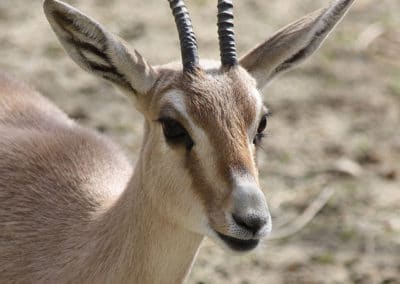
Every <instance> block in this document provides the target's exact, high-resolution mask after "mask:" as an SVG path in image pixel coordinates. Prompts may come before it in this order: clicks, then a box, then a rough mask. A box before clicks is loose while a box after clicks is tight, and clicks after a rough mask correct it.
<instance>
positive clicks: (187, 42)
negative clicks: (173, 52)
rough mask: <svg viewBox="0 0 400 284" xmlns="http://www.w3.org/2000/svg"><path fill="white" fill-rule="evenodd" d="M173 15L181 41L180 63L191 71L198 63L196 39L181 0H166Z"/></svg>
mask: <svg viewBox="0 0 400 284" xmlns="http://www.w3.org/2000/svg"><path fill="white" fill-rule="evenodd" d="M168 1H169V6H170V7H171V10H172V14H173V15H174V17H175V23H176V27H177V29H178V34H179V41H180V43H181V53H182V63H183V70H184V71H192V70H193V69H195V67H197V66H198V65H199V56H198V51H197V41H196V37H195V35H194V32H193V26H192V22H191V20H190V16H189V12H188V9H187V8H186V5H185V3H184V1H183V0H168Z"/></svg>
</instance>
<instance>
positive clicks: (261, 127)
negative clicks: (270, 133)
mask: <svg viewBox="0 0 400 284" xmlns="http://www.w3.org/2000/svg"><path fill="white" fill-rule="evenodd" d="M267 124H268V123H267V115H264V116H263V117H262V118H261V121H260V124H259V125H258V128H257V133H256V136H255V137H254V140H253V143H254V144H255V145H258V144H259V143H260V142H261V140H262V138H264V137H265V134H264V131H265V129H266V128H267Z"/></svg>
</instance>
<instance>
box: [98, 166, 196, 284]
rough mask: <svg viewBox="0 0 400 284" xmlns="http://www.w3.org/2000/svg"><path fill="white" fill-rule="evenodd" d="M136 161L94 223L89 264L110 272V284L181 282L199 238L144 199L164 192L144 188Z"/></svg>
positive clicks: (140, 170) (160, 206)
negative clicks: (125, 184) (115, 197)
mask: <svg viewBox="0 0 400 284" xmlns="http://www.w3.org/2000/svg"><path fill="white" fill-rule="evenodd" d="M141 161H142V158H140V159H139V162H138V163H137V165H136V169H135V171H134V174H133V176H132V178H131V180H130V182H129V185H128V187H127V188H126V190H125V191H124V193H123V194H122V195H121V197H120V198H119V199H118V200H117V201H116V203H115V204H114V205H113V207H112V208H110V209H109V210H108V211H107V212H106V213H105V214H104V215H103V216H102V217H101V218H100V220H99V221H98V223H97V226H96V227H97V228H96V230H97V232H96V235H97V240H98V241H97V247H98V249H99V248H100V250H98V251H97V253H96V256H94V258H93V261H96V262H97V261H101V263H97V266H98V267H99V269H105V270H108V271H109V272H110V273H109V275H111V276H110V277H112V279H110V280H112V281H111V282H115V281H117V283H127V282H131V283H181V282H183V281H184V279H185V277H186V276H187V274H188V272H189V271H190V268H191V266H192V263H193V260H194V258H195V256H196V254H197V251H198V248H199V246H200V243H201V241H202V239H203V237H202V236H201V235H199V234H195V233H192V232H190V231H188V230H186V229H185V228H183V227H181V226H179V225H176V224H173V223H172V222H171V221H170V220H168V218H167V217H166V215H167V214H164V215H163V214H162V211H160V208H162V207H163V204H159V203H158V204H156V203H155V202H154V200H153V198H152V196H150V195H151V193H152V192H157V191H158V192H160V191H163V190H164V189H163V188H157V189H156V190H154V189H148V188H147V187H146V184H145V181H144V180H143V178H142V177H143V176H142V167H141V165H142V163H141ZM152 200H153V201H152ZM99 232H101V233H100V234H99Z"/></svg>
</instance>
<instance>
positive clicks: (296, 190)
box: [0, 0, 400, 284]
mask: <svg viewBox="0 0 400 284" xmlns="http://www.w3.org/2000/svg"><path fill="white" fill-rule="evenodd" d="M41 2H42V1H41V0H1V1H0V68H1V69H2V70H5V71H7V72H9V73H12V74H14V75H16V76H17V77H19V78H21V79H23V80H25V81H28V82H29V83H30V84H31V85H33V86H35V88H37V89H38V90H40V91H41V92H42V93H43V94H44V95H46V96H48V97H50V98H51V99H52V100H53V101H54V102H55V103H56V104H57V105H58V106H60V107H61V108H62V109H63V110H65V111H66V112H67V113H68V114H69V115H70V116H72V117H74V118H75V119H77V120H78V121H79V122H80V123H82V124H84V125H87V126H89V127H93V128H97V129H98V130H99V131H102V132H104V133H106V134H107V135H109V136H111V137H112V138H113V139H114V140H115V141H117V142H118V143H119V144H120V145H122V146H123V147H124V148H125V149H126V152H128V153H130V155H131V157H132V158H133V159H135V158H136V157H137V155H138V150H139V147H140V143H141V138H142V118H141V117H140V115H139V114H138V113H137V112H136V111H134V110H133V108H132V107H131V106H130V105H129V104H127V103H126V100H125V99H124V98H123V97H122V96H119V95H117V92H116V91H115V90H114V88H113V87H111V86H110V85H109V84H108V83H106V82H103V81H99V80H98V79H95V78H94V77H92V76H91V75H88V74H86V73H85V72H83V71H81V69H79V67H77V66H76V65H75V64H74V63H73V62H72V61H71V60H70V59H69V58H68V57H67V56H66V55H65V53H64V51H63V50H62V49H61V47H60V45H59V43H58V42H57V40H56V38H55V36H54V34H53V33H52V31H51V30H50V27H49V25H48V24H47V22H46V20H45V17H44V15H43V12H42V8H41ZM186 2H188V6H189V8H190V10H191V14H192V17H193V22H194V26H195V31H196V33H197V38H198V41H199V48H200V52H201V57H202V58H217V56H218V43H217V36H216V19H215V18H216V16H215V15H216V2H217V1H211V0H188V1H186ZM236 2H237V3H236V31H237V40H238V49H239V51H240V53H241V54H243V53H244V52H245V51H246V50H248V49H249V48H251V47H253V46H254V45H255V44H257V43H259V42H261V41H262V40H264V39H266V38H267V37H268V36H270V35H271V34H272V33H273V32H274V31H275V30H277V29H278V28H279V27H281V26H283V25H286V24H287V23H289V22H291V21H293V20H295V19H297V18H299V17H300V16H303V15H304V14H306V13H308V12H310V11H312V10H314V9H318V8H320V7H323V6H325V5H327V4H326V2H327V1H323V0H313V1H311V0H302V1H300V0H295V1H294V0H280V1H262V0H247V1H236ZM378 2H379V3H378ZM68 3H70V4H72V5H74V6H76V7H78V8H79V9H81V10H82V11H85V12H86V13H88V14H90V15H91V16H92V17H94V18H96V19H97V20H98V21H99V22H101V23H102V24H103V25H104V26H106V27H108V28H109V29H110V30H111V31H113V32H114V33H116V34H118V35H120V36H121V37H123V38H124V39H125V40H126V41H127V42H129V44H130V45H131V46H132V47H135V48H136V49H138V50H139V51H141V52H142V54H143V55H144V56H145V57H146V58H148V59H149V61H150V62H152V63H155V64H161V63H166V62H169V61H172V60H176V59H179V55H180V53H179V49H178V39H177V34H176V31H175V27H174V24H173V19H172V17H171V15H170V11H169V7H168V3H167V1H161V0H147V1H140V0H129V1H122V0H114V1H107V0H85V1H77V0H74V1H72V0H70V1H68ZM399 11H400V1H398V0H382V1H374V0H363V1H360V0H359V1H357V3H356V4H355V5H354V7H353V9H352V10H351V11H350V12H349V14H348V15H347V17H346V18H345V20H344V21H343V22H342V23H341V24H340V25H339V26H338V27H337V28H336V30H335V32H334V33H332V35H331V36H330V38H329V39H328V40H327V41H326V42H325V43H324V46H323V48H322V49H321V50H320V51H319V52H318V53H317V54H316V55H314V57H313V58H312V59H311V60H309V61H307V62H306V63H304V64H303V65H302V66H301V67H300V68H297V69H296V70H294V71H291V72H289V73H287V74H285V75H284V76H282V77H280V78H278V79H277V80H276V81H275V82H274V83H273V84H271V85H270V86H269V87H268V88H266V89H265V90H264V91H263V93H264V100H265V102H266V104H267V105H268V107H269V108H270V109H271V110H272V113H273V116H272V117H271V118H270V120H269V130H268V138H267V139H265V142H264V143H263V149H262V150H261V151H260V153H259V167H260V175H261V176H260V178H261V184H262V186H263V188H264V189H265V193H266V196H267V199H268V201H269V204H270V207H271V211H272V214H273V221H274V231H275V232H280V231H282V230H284V229H285V228H291V227H292V226H293V222H295V221H294V220H297V218H299V216H300V215H301V214H302V213H303V211H304V210H305V209H306V208H307V207H308V206H309V205H310V204H312V203H313V201H314V200H315V199H316V198H317V196H318V195H319V193H320V192H321V191H322V190H323V189H324V188H330V189H332V190H333V191H334V194H333V196H332V197H331V198H330V200H329V201H328V202H327V204H326V205H325V206H324V207H323V208H322V210H320V211H319V212H318V214H316V215H315V216H314V217H313V218H312V220H311V221H310V222H309V223H307V224H306V226H304V227H303V228H302V229H301V230H300V231H299V232H296V233H293V234H291V235H289V236H288V237H285V238H278V239H277V240H265V241H264V242H263V243H262V245H261V246H260V247H259V248H258V249H257V250H256V251H254V252H252V253H250V254H247V255H232V253H230V252H225V251H223V250H221V249H220V248H219V247H217V246H216V245H214V244H213V243H212V242H211V241H208V240H206V241H205V242H204V244H203V246H202V248H201V250H200V253H199V257H198V259H197V261H196V263H195V264H194V268H193V270H192V272H191V275H190V278H189V280H188V283H198V284H200V283H243V284H244V283H365V284H368V283H382V284H384V283H385V284H389V283H400V162H399V161H400V30H399V26H400V17H399ZM160 50H162V52H160Z"/></svg>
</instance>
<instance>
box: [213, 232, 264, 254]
mask: <svg viewBox="0 0 400 284" xmlns="http://www.w3.org/2000/svg"><path fill="white" fill-rule="evenodd" d="M217 234H218V236H219V237H220V238H221V240H223V241H224V243H225V244H226V245H227V246H228V247H229V248H231V249H232V250H234V251H238V252H245V251H250V250H252V249H254V248H255V247H256V246H257V245H258V243H259V242H260V240H257V239H250V240H242V239H237V238H234V237H230V236H227V235H223V234H221V233H218V232H217Z"/></svg>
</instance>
